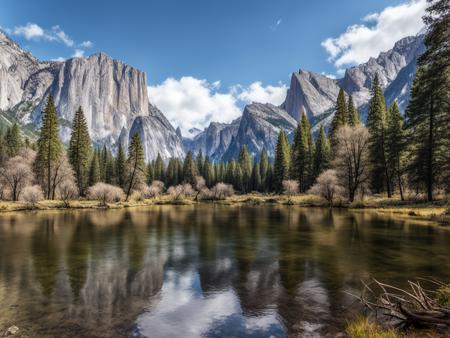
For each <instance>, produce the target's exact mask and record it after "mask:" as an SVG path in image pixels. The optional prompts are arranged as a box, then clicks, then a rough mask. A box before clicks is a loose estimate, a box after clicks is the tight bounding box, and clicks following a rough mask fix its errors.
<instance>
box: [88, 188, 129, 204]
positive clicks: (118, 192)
mask: <svg viewBox="0 0 450 338" xmlns="http://www.w3.org/2000/svg"><path fill="white" fill-rule="evenodd" d="M87 196H88V198H90V199H93V200H96V201H100V204H101V205H103V206H105V205H106V204H107V203H112V202H120V201H122V200H124V198H125V193H124V192H123V190H122V189H121V188H119V187H116V186H113V185H110V184H106V183H102V182H99V183H96V184H95V185H94V186H92V187H89V189H88V193H87Z"/></svg>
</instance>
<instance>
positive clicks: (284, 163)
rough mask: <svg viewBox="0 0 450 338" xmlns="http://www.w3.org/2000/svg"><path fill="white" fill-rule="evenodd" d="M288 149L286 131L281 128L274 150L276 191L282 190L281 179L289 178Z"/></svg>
mask: <svg viewBox="0 0 450 338" xmlns="http://www.w3.org/2000/svg"><path fill="white" fill-rule="evenodd" d="M289 168H290V149H289V142H288V139H287V136H286V133H285V132H284V131H283V130H281V131H280V133H279V134H278V140H277V146H276V150H275V162H274V168H273V180H274V182H273V183H274V189H275V190H276V191H277V192H282V191H283V186H282V183H283V180H287V179H289V171H290V170H289Z"/></svg>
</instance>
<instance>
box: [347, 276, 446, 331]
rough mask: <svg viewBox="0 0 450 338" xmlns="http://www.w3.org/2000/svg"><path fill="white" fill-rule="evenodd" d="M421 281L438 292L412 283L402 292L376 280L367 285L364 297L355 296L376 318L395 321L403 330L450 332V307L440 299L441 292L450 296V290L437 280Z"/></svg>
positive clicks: (363, 293)
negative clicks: (449, 330)
mask: <svg viewBox="0 0 450 338" xmlns="http://www.w3.org/2000/svg"><path fill="white" fill-rule="evenodd" d="M419 280H420V281H422V282H425V283H427V284H433V285H434V286H435V287H436V289H437V290H438V291H432V290H427V289H425V288H423V287H422V285H421V282H420V281H416V282H412V281H408V284H409V289H401V288H398V287H396V286H393V285H389V284H386V283H382V282H379V281H378V280H376V279H373V281H372V282H371V283H364V282H363V285H364V287H363V289H362V292H361V295H359V296H357V295H353V294H352V296H354V297H356V298H358V299H359V300H360V301H361V303H362V304H363V305H364V306H366V307H367V308H369V309H370V310H372V311H374V312H375V314H376V315H378V314H380V313H381V314H382V315H384V316H386V317H387V318H390V319H392V320H393V321H394V324H395V326H397V327H400V328H409V327H417V328H422V327H435V328H450V306H449V305H450V304H448V303H447V304H441V303H439V302H438V301H437V299H436V295H437V293H438V292H440V291H439V290H446V292H450V291H448V290H449V289H448V288H449V286H448V285H447V284H445V283H442V282H440V281H437V280H434V279H424V278H421V279H419ZM448 297H450V294H449V295H448Z"/></svg>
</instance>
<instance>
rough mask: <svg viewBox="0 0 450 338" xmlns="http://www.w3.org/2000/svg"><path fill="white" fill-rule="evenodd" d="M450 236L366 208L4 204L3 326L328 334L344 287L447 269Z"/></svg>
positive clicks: (342, 305) (336, 326)
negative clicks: (43, 207)
mask: <svg viewBox="0 0 450 338" xmlns="http://www.w3.org/2000/svg"><path fill="white" fill-rule="evenodd" d="M449 247H450V232H449V231H448V230H446V229H442V228H439V227H436V226H433V225H423V224H415V223H414V222H411V221H405V220H399V219H395V217H393V216H389V215H387V216H379V215H377V214H374V213H370V212H363V211H358V212H350V211H347V210H333V211H330V210H327V209H303V208H298V207H285V206H254V207H252V206H245V207H230V206H215V205H198V206H157V207H149V208H142V209H129V210H125V209H122V210H108V211H98V210H95V211H92V210H89V211H70V212H38V213H20V214H5V215H1V216H0V308H1V309H2V315H1V316H0V332H4V331H5V330H6V328H7V327H9V326H10V325H13V324H15V325H17V326H19V328H20V330H21V331H20V332H21V334H22V335H23V336H25V337H26V336H39V337H54V336H58V337H80V336H85V337H105V336H109V337H119V336H120V337H123V336H135V337H152V338H153V337H154V338H158V337H180V336H182V337H199V336H206V337H224V336H228V337H286V336H289V337H291V336H293V337H297V336H300V337H323V336H330V337H331V336H335V335H336V334H337V333H338V332H341V331H342V330H343V327H344V325H345V321H346V319H347V318H349V317H351V316H353V315H354V314H355V313H357V311H358V310H359V306H358V305H357V304H355V303H354V299H351V298H350V297H349V296H348V295H347V294H346V293H345V292H344V291H346V290H350V291H354V292H358V290H359V288H360V286H361V285H360V279H368V278H370V277H371V276H373V277H377V278H379V279H382V280H384V281H386V282H390V283H395V284H396V285H400V286H401V285H404V284H405V283H406V282H407V280H408V279H409V278H412V277H414V276H427V275H433V276H435V277H436V278H438V279H442V280H447V281H448V280H450V271H449V270H450V269H448V248H449ZM431 257H432V258H433V259H430V258H431ZM2 330H3V331H2Z"/></svg>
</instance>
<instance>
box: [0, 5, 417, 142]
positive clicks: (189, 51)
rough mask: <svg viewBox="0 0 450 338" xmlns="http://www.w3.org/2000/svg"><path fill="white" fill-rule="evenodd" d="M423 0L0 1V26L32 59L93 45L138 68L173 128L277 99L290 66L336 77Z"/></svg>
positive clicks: (411, 27)
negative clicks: (248, 104) (255, 102)
mask: <svg viewBox="0 0 450 338" xmlns="http://www.w3.org/2000/svg"><path fill="white" fill-rule="evenodd" d="M425 8H426V0H364V1H363V0H339V1H336V0H315V1H307V0H277V1H273V0H227V1H224V0H147V1H145V0H128V1H117V0H109V1H106V0H105V1H100V0H89V1H85V0H78V1H69V0H67V1H61V0H39V1H35V0H2V1H1V4H0V27H1V29H3V30H4V31H5V32H6V33H7V34H9V35H10V37H12V38H13V39H14V40H15V41H16V42H18V43H19V44H20V45H21V46H22V47H23V48H25V49H26V50H28V51H30V52H31V53H32V54H34V55H35V56H36V57H38V58H39V59H41V60H63V59H68V58H71V57H87V56H89V55H91V54H93V53H95V52H97V51H102V52H105V53H106V54H108V55H110V56H112V57H113V58H115V59H118V60H121V61H123V62H125V63H128V64H130V65H132V66H134V67H136V68H138V69H140V70H143V71H145V72H146V73H147V78H148V85H149V88H148V89H149V90H148V91H149V98H150V100H151V102H152V103H154V104H156V105H157V106H158V107H159V108H160V109H161V110H162V111H163V113H165V114H166V116H167V117H168V118H169V120H170V121H171V122H172V124H174V126H175V127H176V126H180V127H181V129H182V132H183V134H188V133H189V130H190V129H191V128H194V127H195V128H200V129H202V128H204V127H206V126H207V125H208V124H209V122H211V121H219V122H229V121H231V120H232V119H234V118H236V117H238V116H239V115H240V114H241V113H242V107H243V106H244V105H245V104H247V103H251V102H253V101H257V102H262V103H266V102H268V103H273V104H276V105H278V104H281V103H282V102H283V100H284V98H285V95H286V90H287V88H288V86H289V81H290V74H291V73H292V72H294V71H298V69H300V68H301V69H305V70H310V71H314V72H317V73H323V74H325V75H327V76H330V77H340V76H342V74H343V71H344V70H345V68H347V67H349V66H352V65H355V64H359V63H362V62H365V61H367V60H368V59H369V57H376V56H377V55H378V54H379V53H380V52H382V51H386V50H388V49H390V48H391V47H392V46H393V44H394V42H395V41H397V40H399V39H400V38H402V37H404V36H408V35H414V34H416V33H417V32H419V31H420V30H421V29H422V28H423V23H422V21H421V16H422V15H423V14H424V10H425Z"/></svg>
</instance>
